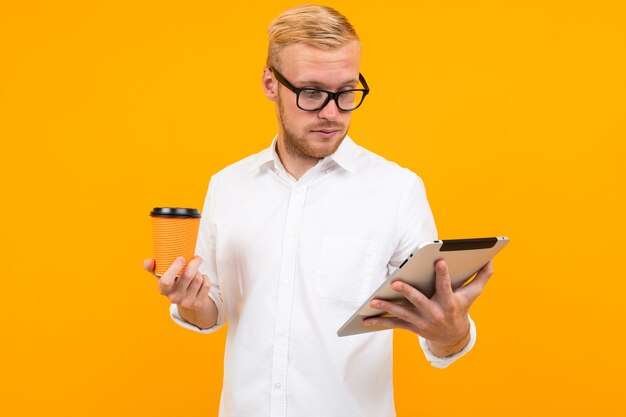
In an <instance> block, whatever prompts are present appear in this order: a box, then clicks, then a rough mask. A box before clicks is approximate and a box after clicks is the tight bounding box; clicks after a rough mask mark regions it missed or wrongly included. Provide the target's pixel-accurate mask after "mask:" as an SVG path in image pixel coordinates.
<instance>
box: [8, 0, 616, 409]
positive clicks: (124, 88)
mask: <svg viewBox="0 0 626 417" xmlns="http://www.w3.org/2000/svg"><path fill="white" fill-rule="evenodd" d="M294 4H296V3H294V2H290V1H273V2H268V3H267V4H261V3H258V2H224V3H219V4H215V3H213V2H208V1H202V2H200V1H198V2H183V1H155V0H152V1H141V2H137V1H135V2H133V1H130V2H129V1H119V0H116V1H108V2H104V1H102V2H100V1H98V2H91V1H54V2H53V1H49V2H34V1H12V2H9V1H5V2H2V4H1V5H0V138H1V139H2V142H1V143H2V152H1V156H0V167H1V168H0V169H1V171H0V178H2V179H1V181H2V188H1V190H2V204H1V208H0V210H1V212H0V221H1V222H2V225H1V226H2V227H1V234H2V239H1V242H2V247H1V251H0V253H1V256H2V264H1V268H0V270H1V271H2V281H1V282H2V293H1V296H2V301H1V302H0V309H1V310H0V317H1V320H2V325H1V328H0V329H1V332H2V343H1V344H0V358H1V359H0V361H1V362H0V365H1V366H0V373H1V374H2V378H1V384H2V386H1V387H0V388H1V389H0V413H1V414H2V415H6V416H27V415H29V416H30V415H59V416H109V415H120V416H135V415H147V416H173V415H206V416H211V415H216V410H217V403H218V399H219V393H220V387H221V371H222V354H223V342H224V336H225V333H224V332H220V333H218V334H216V335H212V336H199V335H197V334H194V333H192V332H189V331H185V330H184V329H182V328H179V327H177V326H176V325H174V324H173V323H172V322H171V321H170V319H169V317H168V311H167V308H168V302H167V300H166V299H165V298H164V297H161V296H160V295H158V293H157V287H156V282H155V280H154V278H153V277H151V276H150V275H148V274H147V273H145V272H143V271H142V269H141V263H142V260H143V259H144V258H145V257H148V256H150V255H151V251H152V248H151V240H150V221H149V217H148V212H149V210H150V209H151V208H152V207H154V206H159V205H175V206H191V207H201V205H202V202H203V201H204V194H205V191H206V187H207V184H208V180H209V178H210V176H211V175H212V174H213V173H214V172H216V171H217V170H219V169H221V168H222V167H224V166H226V165H228V164H229V163H231V162H234V161H236V160H239V159H241V158H243V157H245V156H247V155H249V154H251V153H253V152H257V151H258V150H260V149H262V148H264V147H266V146H268V145H269V142H270V140H271V139H272V137H273V135H274V133H275V130H276V125H275V117H274V110H273V106H272V104H271V103H270V102H268V101H267V100H266V99H265V97H264V95H263V93H262V90H261V85H260V77H261V70H262V67H263V64H264V59H265V50H266V33H265V28H266V27H267V25H268V24H269V22H270V21H271V20H272V18H274V17H275V16H276V15H277V14H279V13H280V12H281V11H282V10H284V9H285V8H286V7H288V6H291V5H294ZM328 4H329V5H332V6H334V7H336V8H338V10H340V11H341V12H343V13H344V14H346V15H347V16H348V17H349V18H350V20H351V22H352V23H353V24H354V25H355V27H356V28H357V30H358V32H359V34H360V36H361V38H362V41H363V44H364V60H363V67H362V71H363V73H364V74H365V76H366V78H367V80H368V82H369V84H370V86H371V89H372V93H371V95H370V96H369V97H368V98H367V100H366V102H365V104H364V106H363V107H362V108H361V109H359V110H358V111H357V112H355V114H354V119H353V124H352V127H351V136H352V137H353V138H354V139H355V140H356V141H357V142H358V143H359V144H361V145H363V146H365V147H366V148H369V149H371V150H373V151H375V152H377V153H379V154H381V155H383V156H384V157H386V158H388V159H390V160H393V161H396V162H398V163H399V164H401V165H403V166H406V167H408V168H410V169H412V170H414V171H415V172H417V173H418V174H419V175H420V176H422V178H423V179H424V181H425V183H426V186H427V190H428V195H429V199H430V202H431V205H432V208H433V210H434V213H435V218H436V220H437V224H438V227H439V230H440V236H441V237H442V238H460V237H477V236H488V235H508V236H509V237H510V238H511V244H510V245H509V246H508V247H507V248H505V249H504V251H503V252H502V253H501V255H499V256H498V258H497V260H496V264H495V266H496V274H495V275H494V277H493V278H492V280H491V281H490V283H489V285H488V287H487V289H486V292H485V293H484V294H483V295H482V296H481V297H480V298H479V299H478V300H477V302H476V304H475V305H474V306H473V309H472V316H473V318H474V319H475V320H476V322H477V325H478V343H477V345H476V347H475V349H474V351H472V352H471V354H469V356H467V357H465V358H464V359H463V360H461V361H460V362H458V363H456V364H455V365H453V366H452V367H451V368H450V369H448V370H445V371H441V370H437V369H433V368H431V367H430V366H429V365H428V364H427V363H426V362H425V360H424V359H423V357H422V354H421V352H420V350H419V348H418V345H417V343H416V341H415V338H414V337H413V336H412V335H410V334H405V333H400V332H397V333H396V339H395V341H396V344H395V351H396V356H395V388H396V400H397V409H398V414H399V415H400V416H413V415H428V416H452V415H458V414H460V413H462V414H463V415H465V416H503V415H505V416H528V415H533V416H538V415H545V416H552V415H568V416H572V415H581V416H582V415H590V414H594V415H602V416H616V415H624V413H625V406H624V404H623V389H624V388H623V386H624V375H626V360H625V359H624V352H625V350H626V331H625V327H626V326H624V318H625V316H626V314H625V313H624V304H625V303H624V296H625V294H626V277H625V276H624V267H623V265H624V264H623V260H624V253H623V251H624V246H625V245H624V239H625V238H624V233H625V230H624V229H625V227H624V220H623V216H624V211H625V205H624V185H623V182H624V179H625V175H624V156H625V155H624V145H623V143H624V141H625V140H626V126H625V114H626V105H625V103H626V82H625V74H626V65H625V63H626V61H625V58H624V55H625V52H626V29H625V27H626V24H625V23H624V22H625V21H626V15H625V13H624V8H623V6H622V5H621V4H622V2H621V1H613V2H609V1H593V2H587V1H584V2H583V1H515V2H514V1H501V0H499V1H461V0H458V1H452V0H420V1H397V2H395V1H384V2H364V1H329V2H328Z"/></svg>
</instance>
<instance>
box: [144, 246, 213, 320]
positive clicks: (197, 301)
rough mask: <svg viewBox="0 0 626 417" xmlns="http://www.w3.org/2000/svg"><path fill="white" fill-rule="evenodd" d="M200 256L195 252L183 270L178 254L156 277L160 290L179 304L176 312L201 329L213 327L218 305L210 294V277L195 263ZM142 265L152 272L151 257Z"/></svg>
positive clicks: (174, 302) (200, 261)
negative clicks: (158, 276) (202, 272)
mask: <svg viewBox="0 0 626 417" xmlns="http://www.w3.org/2000/svg"><path fill="white" fill-rule="evenodd" d="M201 263H202V258H200V257H199V256H194V257H193V259H192V260H191V261H189V264H187V267H186V268H185V270H184V271H183V272H182V274H180V270H181V269H182V268H183V266H184V265H185V260H184V259H183V258H182V257H179V258H178V259H176V261H174V263H173V264H172V265H170V267H169V268H168V269H167V271H165V273H164V274H163V275H162V276H161V278H159V283H158V286H159V292H160V293H161V294H162V295H164V296H165V297H167V299H168V300H169V301H170V302H171V303H173V304H176V305H177V306H178V312H179V313H180V315H181V316H182V317H183V318H184V319H185V320H187V321H188V322H190V323H192V324H194V325H195V326H197V327H199V328H201V329H208V328H210V327H213V326H214V325H215V323H216V322H217V307H216V306H215V303H214V302H213V300H211V298H209V290H210V289H211V283H210V281H209V277H208V276H206V275H205V274H201V273H200V272H199V271H198V267H199V266H200V264H201ZM143 268H144V269H145V270H146V271H148V272H150V273H152V274H154V260H153V259H146V260H145V261H144V262H143Z"/></svg>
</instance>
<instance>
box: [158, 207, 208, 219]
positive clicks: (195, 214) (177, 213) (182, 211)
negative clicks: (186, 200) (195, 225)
mask: <svg viewBox="0 0 626 417" xmlns="http://www.w3.org/2000/svg"><path fill="white" fill-rule="evenodd" d="M150 216H152V217H173V218H194V219H199V218H200V212H199V211H198V209H195V208H181V207H155V208H154V209H152V211H151V212H150Z"/></svg>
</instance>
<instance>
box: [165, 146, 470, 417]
mask: <svg viewBox="0 0 626 417" xmlns="http://www.w3.org/2000/svg"><path fill="white" fill-rule="evenodd" d="M275 143H276V139H275V140H274V142H273V143H272V146H271V147H269V148H267V149H265V150H264V151H262V152H260V153H258V154H255V155H252V156H250V157H248V158H245V159H243V160H241V161H239V162H237V163H235V164H233V165H230V166H228V167H226V168H225V169H223V170H222V171H220V172H219V173H217V174H215V175H214V176H213V177H212V179H211V182H210V185H209V191H208V193H207V198H206V202H205V205H204V209H203V213H202V220H201V223H200V231H199V235H198V242H197V246H196V253H197V254H198V255H199V256H201V257H202V259H203V260H204V262H203V263H202V265H201V267H200V270H201V272H202V273H205V274H207V275H208V276H209V277H210V278H211V283H212V288H211V291H210V294H209V296H210V297H211V298H212V299H213V301H214V302H215V304H216V306H217V309H218V312H219V314H218V322H217V325H216V326H215V327H213V328H211V329H208V330H200V329H199V328H197V327H195V326H193V325H191V324H189V323H187V322H186V321H185V320H184V319H182V318H181V317H180V315H179V313H178V310H177V308H176V305H172V306H171V309H170V312H171V316H172V318H173V319H174V320H175V321H176V322H177V323H178V324H180V325H181V326H183V327H186V328H189V329H191V330H194V331H197V332H200V333H211V332H214V331H216V330H217V329H219V328H220V327H221V326H223V325H224V324H225V323H226V322H228V326H227V327H228V334H227V340H226V351H225V358H224V381H223V389H222V397H221V403H220V416H221V417H254V416H271V417H302V416H307V417H318V416H319V417H332V416H341V417H352V416H363V417H365V416H372V417H374V416H376V417H380V416H393V415H395V411H394V402H393V385H392V336H393V334H392V331H390V330H387V331H379V332H373V333H367V334H361V335H355V336H347V337H338V336H337V333H336V332H337V330H338V329H339V327H340V326H341V325H342V324H343V323H344V322H345V320H346V319H347V318H348V317H350V316H351V315H352V313H353V312H354V311H355V309H356V308H357V307H358V306H359V305H360V304H361V303H362V302H363V301H364V300H365V299H366V298H367V297H368V296H369V295H370V294H371V292H372V291H373V290H374V289H376V288H377V287H378V286H379V285H380V284H381V282H382V281H383V280H385V278H386V277H387V276H388V275H389V274H390V273H391V272H393V270H395V268H397V267H398V266H399V265H400V264H401V262H402V261H404V259H405V258H406V257H407V256H408V255H409V253H410V252H411V251H412V250H413V249H414V248H415V247H416V246H417V244H418V243H419V242H421V241H424V240H436V239H437V231H436V228H435V223H434V220H433V216H432V213H431V210H430V207H429V205H428V201H427V200H426V192H425V189H424V185H423V183H422V181H421V179H420V178H419V177H417V176H416V175H415V174H414V173H412V172H411V171H409V170H407V169H404V168H400V167H399V166H398V165H396V164H394V163H391V162H389V161H387V160H385V159H383V158H381V157H380V156H378V155H375V154H373V153H372V152H369V151H367V150H365V149H364V148H362V147H360V146H357V145H356V144H355V143H354V142H353V141H352V140H351V139H350V138H349V137H346V138H345V139H344V141H343V142H342V144H341V146H340V147H339V148H338V150H337V151H336V152H335V153H334V154H333V155H332V156H330V157H327V158H324V159H323V160H321V161H320V162H319V163H318V164H317V165H316V166H315V167H313V168H311V169H310V170H309V171H307V172H306V173H305V174H304V175H303V176H302V177H301V178H300V180H295V179H294V178H293V177H292V176H291V175H289V174H288V173H287V172H286V171H285V169H284V167H283V166H282V164H281V162H280V159H279V158H278V155H277V154H276V151H275ZM475 338H476V332H475V326H474V323H473V322H471V341H470V343H469V345H468V346H467V347H466V348H465V349H463V350H462V351H461V352H459V353H457V354H456V355H453V356H451V357H448V358H437V357H435V356H433V355H432V354H431V353H430V352H429V351H428V347H427V345H426V341H425V340H424V339H422V338H420V345H421V347H422V349H423V350H424V353H425V354H426V357H427V359H428V360H429V361H430V362H431V363H432V364H433V366H437V367H446V366H447V365H449V364H450V363H452V362H453V361H454V360H456V359H457V358H459V357H461V356H462V355H464V354H465V353H466V352H468V351H469V350H470V349H471V348H472V346H473V344H474V342H475Z"/></svg>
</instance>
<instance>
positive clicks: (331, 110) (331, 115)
mask: <svg viewBox="0 0 626 417" xmlns="http://www.w3.org/2000/svg"><path fill="white" fill-rule="evenodd" d="M319 117H320V118H322V119H328V120H335V119H336V118H337V117H339V108H338V107H337V103H336V102H335V100H329V101H328V103H327V104H326V105H325V106H324V108H323V109H322V110H320V111H319Z"/></svg>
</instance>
